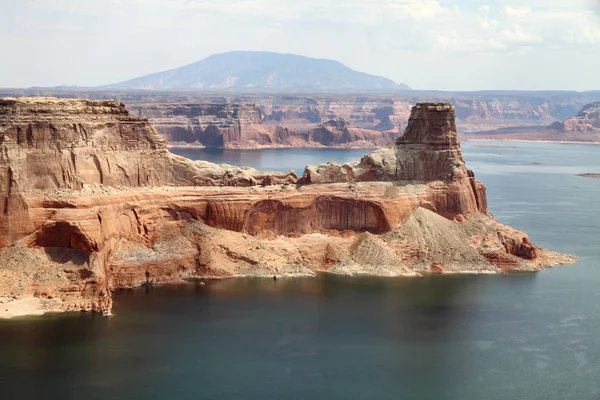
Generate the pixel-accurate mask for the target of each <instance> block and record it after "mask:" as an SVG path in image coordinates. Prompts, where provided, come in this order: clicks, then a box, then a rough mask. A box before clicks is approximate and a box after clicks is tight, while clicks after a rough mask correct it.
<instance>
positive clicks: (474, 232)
mask: <svg viewBox="0 0 600 400" xmlns="http://www.w3.org/2000/svg"><path fill="white" fill-rule="evenodd" d="M0 148H1V152H0V317H10V316H15V315H24V314H36V313H43V312H61V311H94V312H98V313H102V314H104V315H108V314H110V312H111V307H112V292H113V291H114V290H115V289H119V288H131V287H135V286H140V285H144V284H169V283H181V282H194V281H198V280H199V279H218V278H227V277H236V276H272V275H273V274H277V275H279V276H311V275H314V274H315V273H316V272H328V273H335V274H346V275H354V274H371V275H380V276H410V275H420V274H427V273H437V274H440V273H465V272H476V273H499V272H506V271H537V270H540V269H542V268H543V267H547V266H554V265H558V264H563V263H569V262H571V261H572V258H571V257H570V256H566V255H561V254H558V253H554V252H551V251H549V250H545V249H542V248H540V247H538V246H535V245H533V244H532V243H531V241H530V240H529V237H528V236H527V235H526V234H525V233H523V232H520V231H517V230H514V229H511V228H510V227H507V226H505V225H502V224H501V223H499V222H498V221H496V220H495V219H494V218H493V217H492V215H490V214H489V212H488V209H487V203H486V191H485V186H484V185H483V184H482V183H481V182H479V181H477V180H475V178H474V176H473V173H472V172H471V171H470V170H469V169H467V168H466V166H465V162H464V160H463V157H462V153H461V149H460V145H459V141H458V134H457V131H456V126H455V110H454V108H453V106H452V105H450V104H433V103H431V104H429V103H423V104H417V105H416V106H415V107H414V108H413V110H412V114H411V116H410V121H409V124H408V126H407V129H406V131H405V134H404V135H403V136H402V137H401V138H399V139H398V140H397V141H396V142H395V143H392V144H390V145H389V146H388V147H385V148H382V149H379V150H377V151H375V152H373V153H371V154H368V155H366V156H365V157H363V158H362V160H360V161H357V162H354V163H349V164H344V165H338V164H334V163H328V164H324V165H319V166H309V167H307V168H306V170H305V172H304V174H303V176H301V177H298V176H297V175H296V174H295V173H294V172H293V171H292V172H289V173H283V174H282V173H272V172H260V171H257V170H254V169H251V168H238V167H233V166H229V165H215V164H211V163H208V162H204V161H192V160H189V159H186V158H183V157H179V156H175V155H173V154H171V153H169V151H168V150H167V147H166V144H165V142H164V140H163V139H162V138H161V137H160V136H159V135H158V133H157V132H156V130H155V129H154V128H153V127H152V126H151V125H150V124H149V123H148V121H147V119H145V118H141V117H135V116H132V115H130V114H129V112H128V111H127V110H126V108H125V106H124V104H123V103H120V102H115V101H90V100H63V99H51V98H18V99H0Z"/></svg>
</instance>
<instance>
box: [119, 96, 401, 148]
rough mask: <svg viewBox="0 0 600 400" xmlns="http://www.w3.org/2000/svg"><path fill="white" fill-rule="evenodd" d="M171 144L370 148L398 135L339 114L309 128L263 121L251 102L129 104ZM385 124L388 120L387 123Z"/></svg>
mask: <svg viewBox="0 0 600 400" xmlns="http://www.w3.org/2000/svg"><path fill="white" fill-rule="evenodd" d="M129 108H131V110H132V112H134V113H137V114H138V115H140V116H145V117H148V118H149V120H150V122H151V123H152V124H153V125H154V126H155V127H156V129H157V131H158V132H159V133H160V134H161V136H162V137H163V138H164V139H165V140H166V141H167V143H169V144H170V145H183V146H189V145H196V146H205V147H219V148H262V147H360V148H373V147H380V146H384V145H386V144H388V143H389V142H391V141H393V140H394V139H395V138H396V137H398V130H394V129H392V130H390V131H387V132H378V131H375V130H368V129H361V128H357V127H354V126H351V125H350V124H349V123H347V122H346V121H344V120H342V119H338V120H330V121H327V122H326V123H323V124H320V125H318V126H314V127H309V128H307V129H301V130H298V129H293V128H287V127H286V128H284V127H281V126H278V125H268V124H263V122H262V117H261V112H260V110H259V109H258V107H256V106H255V105H253V104H232V103H225V104H214V103H144V104H140V103H133V104H132V105H131V106H130V107H129ZM387 125H390V126H391V127H392V128H393V125H391V122H389V119H388V123H387Z"/></svg>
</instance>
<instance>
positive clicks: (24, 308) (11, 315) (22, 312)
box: [0, 254, 577, 321]
mask: <svg viewBox="0 0 600 400" xmlns="http://www.w3.org/2000/svg"><path fill="white" fill-rule="evenodd" d="M561 256H563V257H565V258H564V259H563V260H561V261H560V262H561V263H560V264H554V263H551V264H549V265H547V266H545V267H542V268H541V269H540V270H531V271H508V272H507V271H502V270H500V269H499V270H497V271H493V270H469V269H466V270H462V271H447V270H446V271H443V272H440V273H433V272H415V271H412V272H406V273H397V274H394V275H389V274H383V273H382V274H374V273H369V272H365V273H360V272H358V273H342V272H336V271H331V272H330V271H328V270H322V271H318V270H317V271H312V273H305V274H303V273H292V274H282V275H279V274H277V279H278V280H289V279H298V278H300V279H315V278H318V277H319V275H331V276H336V277H343V278H344V277H345V278H379V279H417V278H426V277H432V276H439V277H457V276H481V275H487V276H491V275H494V276H500V275H508V274H515V273H518V274H537V273H539V272H542V271H544V270H546V269H552V268H555V267H557V266H561V265H572V264H576V263H577V257H575V256H572V255H568V254H561ZM238 279H263V280H272V279H273V275H263V274H258V275H233V276H225V277H218V276H215V277H204V278H201V277H199V278H194V279H183V280H178V281H172V282H165V283H157V284H150V285H147V284H140V285H136V286H131V287H118V288H115V289H113V291H112V293H116V292H120V291H130V290H140V289H142V288H144V287H146V286H148V287H150V288H152V287H156V288H162V287H168V286H201V285H200V283H201V282H206V283H207V282H211V281H212V282H220V281H225V280H238ZM111 299H112V296H111ZM0 300H4V302H2V301H0V321H8V320H12V319H15V318H24V317H40V316H43V315H47V314H66V313H76V312H79V313H90V314H91V315H95V314H99V313H97V312H95V311H94V310H92V309H87V308H78V307H71V306H73V305H69V304H66V303H65V302H63V301H58V300H48V299H42V298H39V297H35V296H32V295H29V296H25V297H22V298H19V299H14V300H10V301H6V300H7V299H6V298H0ZM112 316H114V315H113V314H112V313H109V314H108V315H103V317H112Z"/></svg>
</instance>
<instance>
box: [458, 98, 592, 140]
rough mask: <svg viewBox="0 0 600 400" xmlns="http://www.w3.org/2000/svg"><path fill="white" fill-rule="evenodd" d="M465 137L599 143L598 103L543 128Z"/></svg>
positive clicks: (480, 132)
mask: <svg viewBox="0 0 600 400" xmlns="http://www.w3.org/2000/svg"><path fill="white" fill-rule="evenodd" d="M465 137H467V138H474V139H486V140H489V139H491V140H532V141H553V142H561V141H564V142H593V143H598V142H600V103H599V102H595V103H590V104H587V105H585V106H584V107H583V108H582V109H581V111H580V112H579V113H578V114H577V115H576V116H574V117H571V118H567V119H565V120H564V121H562V122H559V121H557V122H554V123H552V124H550V125H545V126H516V127H510V128H500V129H494V130H488V131H479V132H468V133H465Z"/></svg>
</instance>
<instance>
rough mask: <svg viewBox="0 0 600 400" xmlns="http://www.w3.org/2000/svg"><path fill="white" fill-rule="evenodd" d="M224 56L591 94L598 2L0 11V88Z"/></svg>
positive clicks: (598, 75)
mask: <svg viewBox="0 0 600 400" xmlns="http://www.w3.org/2000/svg"><path fill="white" fill-rule="evenodd" d="M232 50H260V51H274V52H282V53H293V54H300V55H305V56H309V57H316V58H328V59H333V60H337V61H340V62H342V63H344V64H345V65H347V66H349V67H351V68H353V69H356V70H359V71H362V72H368V73H371V74H375V75H381V76H385V77H387V78H391V79H393V80H395V81H396V82H399V83H400V82H402V83H406V84H408V85H409V86H411V87H412V88H413V89H421V90H486V89H488V90H491V89H494V90H498V89H502V90H580V91H583V90H597V89H600V0H0V54H1V55H2V57H1V58H0V60H1V61H0V87H30V86H56V85H79V86H96V85H104V84H111V83H116V82H120V81H123V80H127V79H131V78H136V77H138V76H141V75H146V74H149V73H153V72H159V71H163V70H168V69H172V68H176V67H180V66H183V65H186V64H190V63H193V62H196V61H199V60H201V59H203V58H205V57H208V56H210V55H212V54H215V53H224V52H227V51H232Z"/></svg>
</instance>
